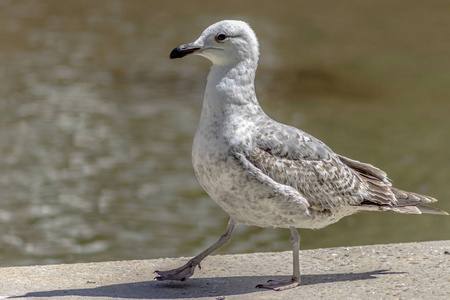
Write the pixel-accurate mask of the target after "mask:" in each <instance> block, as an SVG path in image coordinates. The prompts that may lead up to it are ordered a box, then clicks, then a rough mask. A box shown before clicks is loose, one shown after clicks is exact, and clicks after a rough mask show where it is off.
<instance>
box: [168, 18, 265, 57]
mask: <svg viewBox="0 0 450 300" xmlns="http://www.w3.org/2000/svg"><path fill="white" fill-rule="evenodd" d="M188 54H195V55H200V56H203V57H206V58H207V59H209V60H210V61H212V63H213V64H214V65H232V64H238V63H239V62H241V61H244V60H251V61H253V62H255V63H256V62H257V61H258V57H259V44H258V40H257V39H256V35H255V33H254V32H253V30H252V29H251V28H250V26H249V25H248V24H247V23H245V22H243V21H234V20H226V21H220V22H218V23H215V24H213V25H211V26H209V27H208V28H206V29H205V31H203V33H202V34H201V36H200V37H199V38H198V39H197V40H196V41H194V42H192V43H188V44H184V45H180V46H178V47H176V48H175V49H173V50H172V52H171V53H170V58H181V57H184V56H186V55H188Z"/></svg>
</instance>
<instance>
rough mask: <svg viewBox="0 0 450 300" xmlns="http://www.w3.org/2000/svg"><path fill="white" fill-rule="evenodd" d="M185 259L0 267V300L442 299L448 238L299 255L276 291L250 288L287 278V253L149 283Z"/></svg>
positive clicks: (233, 260) (210, 263) (449, 262)
mask: <svg viewBox="0 0 450 300" xmlns="http://www.w3.org/2000/svg"><path fill="white" fill-rule="evenodd" d="M187 260H188V258H162V259H153V260H140V261H116V262H101V263H84V264H67V265H46V266H30V267H7V268H0V298H22V297H26V298H27V299H89V298H92V299H227V300H228V299H450V240H448V241H435V242H424V243H407V244H388V245H373V246H361V247H348V248H328V249H315V250H304V251H301V252H300V264H301V271H302V286H299V287H298V288H295V289H292V290H287V291H282V292H274V291H270V290H260V289H256V288H255V286H256V285H257V284H259V283H263V282H265V281H267V280H269V279H280V278H282V277H284V276H290V275H291V272H292V270H291V269H292V253H291V252H290V251H286V252H277V253H255V254H239V255H217V256H211V257H208V258H206V260H205V261H204V263H203V264H202V269H201V270H197V271H196V274H195V275H194V277H193V278H191V279H189V280H188V281H185V282H158V281H155V280H154V279H153V278H154V277H155V274H153V271H154V270H156V269H159V270H161V269H163V270H164V269H169V268H173V267H177V266H180V265H181V264H183V263H184V262H185V261H187Z"/></svg>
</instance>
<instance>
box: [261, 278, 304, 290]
mask: <svg viewBox="0 0 450 300" xmlns="http://www.w3.org/2000/svg"><path fill="white" fill-rule="evenodd" d="M299 285H300V280H299V279H294V278H291V279H290V280H280V281H278V280H269V281H267V283H264V284H258V285H257V286H256V288H262V289H269V290H274V291H284V290H288V289H293V288H295V287H297V286H299Z"/></svg>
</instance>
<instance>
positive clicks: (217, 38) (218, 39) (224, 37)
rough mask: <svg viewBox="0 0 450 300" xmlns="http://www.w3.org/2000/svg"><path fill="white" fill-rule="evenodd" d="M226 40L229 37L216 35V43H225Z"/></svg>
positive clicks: (220, 34)
mask: <svg viewBox="0 0 450 300" xmlns="http://www.w3.org/2000/svg"><path fill="white" fill-rule="evenodd" d="M226 38H227V36H226V35H225V34H223V33H219V34H218V35H216V41H218V42H223V41H224V40H225V39H226Z"/></svg>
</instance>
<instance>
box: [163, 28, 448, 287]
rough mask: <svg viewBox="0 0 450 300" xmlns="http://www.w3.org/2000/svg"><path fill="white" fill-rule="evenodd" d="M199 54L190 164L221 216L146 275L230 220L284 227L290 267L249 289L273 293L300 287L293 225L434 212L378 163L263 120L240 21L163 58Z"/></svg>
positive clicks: (190, 269) (252, 39) (249, 41)
mask: <svg viewBox="0 0 450 300" xmlns="http://www.w3.org/2000/svg"><path fill="white" fill-rule="evenodd" d="M189 54H192V55H200V56H203V57H205V58H207V59H209V60H210V61H211V62H212V67H211V70H210V72H209V75H208V79H207V85H206V91H205V95H204V100H203V107H202V112H201V117H200V122H199V125H198V128H197V132H196V134H195V138H194V142H193V146H192V163H193V167H194V170H195V174H196V176H197V178H198V181H199V182H200V185H201V186H202V188H203V189H204V190H205V191H206V192H207V193H208V195H209V196H210V197H211V198H212V199H213V200H214V201H215V202H217V204H219V206H220V207H222V209H223V210H225V212H227V213H228V214H229V215H230V221H229V223H228V227H227V230H226V232H225V234H223V235H222V236H221V237H220V239H219V240H218V241H217V242H216V243H214V244H213V245H212V246H210V247H209V248H207V249H206V250H204V251H203V252H201V253H200V254H199V255H197V256H195V257H194V258H192V259H191V260H189V261H188V262H187V263H186V264H185V265H183V266H182V267H180V268H177V269H173V270H168V271H155V273H156V274H158V275H159V276H158V277H156V278H155V279H157V280H159V281H163V280H179V281H184V280H187V279H188V278H190V277H191V276H192V275H193V274H194V270H195V269H196V267H197V266H198V267H199V268H200V262H201V261H202V260H203V259H204V258H205V257H207V256H208V255H210V254H211V253H212V252H213V251H215V250H217V249H218V248H220V247H221V246H223V245H225V244H226V243H228V242H229V241H230V239H231V234H232V232H233V229H234V228H235V226H236V225H247V226H259V227H280V228H289V229H290V231H291V237H290V239H289V240H290V243H291V244H292V247H293V275H292V277H291V278H289V279H287V280H280V281H274V280H271V281H268V282H267V283H264V284H260V285H258V286H257V287H259V288H267V289H272V290H276V291H280V290H285V289H289V288H294V287H297V286H298V285H300V282H301V281H300V264H299V248H300V235H299V234H298V232H297V228H310V229H319V228H323V227H325V226H328V225H330V224H332V223H335V222H337V221H339V220H340V219H341V218H343V217H345V216H348V215H351V214H354V213H357V212H362V211H385V212H396V213H405V214H421V213H431V214H441V215H448V214H447V213H446V212H444V211H442V210H439V209H437V208H433V207H430V206H427V205H426V204H428V203H432V202H436V201H437V200H436V199H434V198H432V197H430V196H425V195H420V194H416V193H412V192H406V191H403V190H400V189H397V188H394V187H392V184H391V182H390V181H389V179H388V177H387V175H386V173H385V172H384V171H382V170H380V169H379V168H377V167H375V166H373V165H371V164H368V163H363V162H360V161H357V160H354V159H350V158H347V157H345V156H342V155H339V154H336V153H334V152H333V150H331V149H330V148H329V147H328V146H327V145H325V144H324V143H323V142H322V141H320V140H318V139H317V138H315V137H313V136H311V135H310V134H308V133H306V132H303V131H301V130H299V129H297V128H294V127H291V126H289V125H285V124H282V123H279V122H277V121H274V120H272V119H271V118H270V117H269V116H267V115H266V114H265V112H264V111H263V110H262V108H261V106H260V105H259V103H258V100H257V98H256V94H255V87H254V79H255V72H256V68H257V66H258V58H259V43H258V40H257V38H256V35H255V33H254V32H253V30H252V29H251V27H250V26H249V25H248V24H247V23H246V22H243V21H235V20H225V21H220V22H218V23H215V24H213V25H211V26H209V27H208V28H206V29H205V31H204V32H203V33H202V34H201V36H200V37H199V38H198V39H197V40H196V41H194V42H192V43H188V44H184V45H180V46H178V47H176V48H175V49H173V51H172V52H171V53H170V58H171V59H175V58H182V57H184V56H187V55H189Z"/></svg>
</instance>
